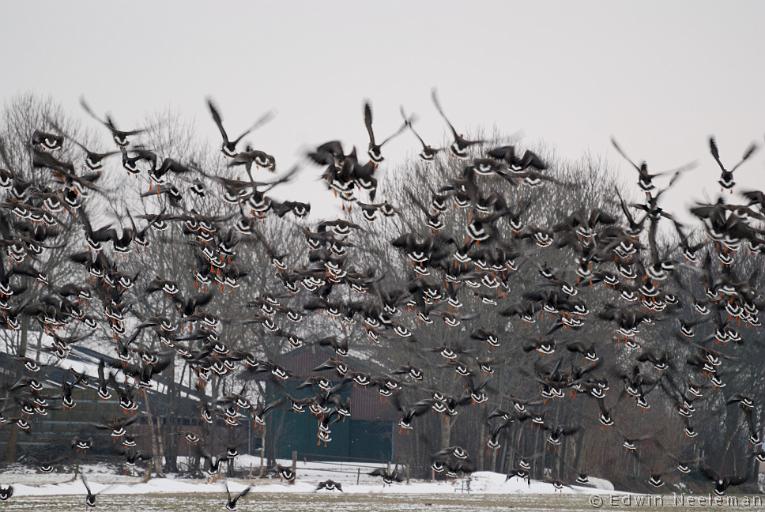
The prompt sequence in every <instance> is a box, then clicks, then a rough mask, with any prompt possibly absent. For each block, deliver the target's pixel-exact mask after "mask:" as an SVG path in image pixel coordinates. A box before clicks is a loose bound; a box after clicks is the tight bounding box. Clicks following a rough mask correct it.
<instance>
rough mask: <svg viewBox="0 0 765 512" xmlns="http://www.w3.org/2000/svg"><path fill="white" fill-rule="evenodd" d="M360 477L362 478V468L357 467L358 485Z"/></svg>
mask: <svg viewBox="0 0 765 512" xmlns="http://www.w3.org/2000/svg"><path fill="white" fill-rule="evenodd" d="M360 478H361V468H356V485H359V479H360Z"/></svg>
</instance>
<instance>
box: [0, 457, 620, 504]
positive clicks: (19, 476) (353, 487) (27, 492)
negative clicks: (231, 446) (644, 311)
mask: <svg viewBox="0 0 765 512" xmlns="http://www.w3.org/2000/svg"><path fill="white" fill-rule="evenodd" d="M236 461H237V468H238V469H244V470H245V471H246V472H251V473H252V478H246V479H241V478H239V479H233V480H231V481H230V482H229V486H230V487H231V490H232V492H233V491H236V490H240V489H242V488H243V487H244V486H245V485H252V486H254V491H256V492H257V493H259V494H273V493H279V494H282V493H313V492H314V490H315V488H316V484H317V483H318V482H321V481H323V480H327V479H332V480H334V481H336V482H340V483H341V484H342V486H343V491H344V493H345V494H386V495H396V494H423V495H445V494H452V495H454V494H555V493H558V494H560V493H561V491H556V490H555V488H554V487H553V486H552V484H549V483H545V482H537V481H534V480H532V481H531V485H529V484H528V483H527V482H526V481H522V480H520V479H518V478H513V479H511V480H509V481H506V480H505V475H503V474H499V473H491V472H488V471H482V472H477V473H474V474H473V475H472V477H471V478H470V479H469V481H468V480H467V479H457V480H453V481H435V482H427V481H421V480H411V481H410V483H408V484H406V483H396V484H392V485H385V486H384V485H383V483H382V480H381V479H380V478H379V477H372V476H369V475H368V474H367V473H368V472H370V471H372V470H373V469H374V468H376V467H382V466H381V465H379V464H361V463H351V462H303V461H298V463H297V479H296V482H295V483H294V484H292V485H289V484H287V483H286V482H281V481H280V480H279V479H278V478H277V479H272V478H258V476H257V475H258V469H259V463H260V459H259V458H258V457H254V456H249V455H242V456H239V457H237V459H236ZM278 462H279V463H281V464H283V465H285V466H289V465H290V461H286V460H282V461H278ZM81 471H82V472H83V473H84V474H85V475H86V478H87V480H88V483H89V485H90V487H91V489H92V490H93V492H95V493H100V494H101V495H104V496H106V495H117V494H120V495H123V494H130V495H136V494H186V493H220V492H222V490H223V483H222V478H223V477H222V476H221V477H220V478H219V479H218V480H217V481H211V480H202V479H188V478H174V477H173V476H172V475H171V476H170V477H168V478H153V479H151V480H149V481H148V482H143V479H142V478H141V477H140V476H128V475H118V474H115V472H114V470H113V469H111V468H109V467H108V466H106V465H102V464H99V465H83V466H81ZM72 478H73V474H72V473H50V474H39V473H37V472H35V471H34V470H30V469H28V468H11V470H10V471H6V472H3V473H0V484H2V485H7V484H13V486H14V489H15V495H16V496H54V495H55V496H67V495H79V494H83V493H84V492H85V488H84V487H83V484H82V482H81V481H80V480H79V479H77V480H72ZM593 486H597V487H599V489H596V488H595V487H566V488H564V489H563V491H562V492H563V493H567V494H590V493H593V492H604V491H609V490H612V489H613V486H611V484H610V483H609V482H606V481H604V480H598V479H593ZM323 493H324V491H322V494H323ZM337 494H339V493H337Z"/></svg>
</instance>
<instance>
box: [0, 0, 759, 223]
mask: <svg viewBox="0 0 765 512" xmlns="http://www.w3.org/2000/svg"><path fill="white" fill-rule="evenodd" d="M764 21H765V2H757V1H736V2H715V1H701V0H692V1H673V2H667V1H639V2H638V1H635V2H626V1H618V2H617V1H585V2H582V1H576V2H573V1H536V2H514V1H497V2H478V1H476V2H468V1H464V0H462V1H438V2H419V1H418V2H414V1H386V2H362V1H342V2H340V1H326V2H318V1H301V2H292V1H290V2H287V1H281V2H268V3H266V2H198V1H188V0H186V1H172V2H159V1H149V2H144V1H131V2H101V1H91V2H76V3H75V2H61V1H34V2H22V1H18V0H17V1H16V2H13V3H5V4H4V6H3V9H2V17H0V57H2V60H1V61H0V62H2V67H1V68H0V69H1V70H2V71H0V74H1V75H2V79H1V80H0V97H2V98H3V100H6V99H8V98H9V97H10V96H11V95H13V94H15V93H18V92H24V91H28V90H31V91H34V92H37V93H41V94H46V95H51V96H53V97H54V98H56V99H57V100H59V101H61V103H62V104H63V105H64V107H66V108H67V109H68V110H69V111H70V112H71V113H73V114H76V115H78V116H81V118H82V119H83V120H85V119H87V118H86V116H85V115H84V113H83V112H82V111H81V109H80V108H79V106H78V98H79V97H80V95H84V96H85V97H86V98H87V99H88V101H89V102H90V103H91V105H92V106H93V107H94V108H95V109H96V110H97V111H99V112H102V111H105V110H109V111H111V112H112V113H113V114H114V116H115V119H116V120H117V122H118V123H119V125H120V126H121V127H124V128H130V127H132V125H134V124H136V123H137V122H138V121H139V120H141V119H143V118H144V117H145V116H146V115H147V114H149V113H151V112H154V111H157V110H164V109H167V108H168V107H170V108H172V109H174V110H176V111H178V112H179V113H181V114H182V115H183V116H184V117H185V118H187V119H189V120H194V121H195V123H196V125H197V127H198V128H199V129H200V131H201V132H202V133H203V134H204V135H205V136H209V137H210V138H211V139H212V138H217V137H218V134H217V131H216V129H215V127H214V125H213V124H212V121H211V120H210V118H209V114H208V113H207V110H206V108H205V104H204V98H205V96H206V95H208V94H209V95H212V96H213V97H214V98H215V99H216V100H217V102H218V104H219V106H220V108H221V110H222V113H223V116H224V122H225V124H226V126H227V127H228V130H229V132H231V133H233V132H236V131H237V130H239V129H240V128H242V129H243V128H244V127H246V126H247V125H249V123H251V122H252V121H253V120H254V119H256V118H257V117H258V116H259V115H260V114H261V113H263V112H264V111H265V110H268V109H276V110H277V112H278V115H277V118H276V119H275V120H274V121H273V122H272V123H271V124H269V125H268V127H266V128H264V129H262V130H261V131H259V132H258V133H257V134H255V135H254V136H253V137H251V140H252V142H253V143H254V144H255V146H256V147H258V148H261V149H264V150H267V151H269V152H270V153H272V154H274V155H275V156H276V157H277V162H280V163H281V165H280V167H281V168H282V169H285V168H286V167H287V166H288V165H291V164H292V163H293V162H294V160H295V159H296V158H297V157H298V154H299V152H300V151H301V150H302V149H304V148H305V147H306V145H308V144H315V143H320V142H323V141H326V140H329V139H333V138H340V139H342V140H344V141H345V142H346V143H348V144H349V145H350V144H352V143H355V144H356V145H357V146H359V148H360V149H362V150H363V149H365V147H366V133H365V131H364V126H363V123H362V114H361V105H362V101H363V99H364V98H370V99H371V100H372V102H373V106H374V109H375V117H376V119H375V125H376V127H377V131H378V132H379V133H380V134H384V133H386V132H388V131H389V130H392V129H393V128H394V127H396V126H398V124H399V122H400V118H399V114H398V107H399V105H400V104H403V105H405V106H406V108H407V109H408V110H409V111H411V112H416V113H417V114H418V115H419V118H420V122H419V123H418V128H419V130H420V131H421V132H422V134H423V135H424V136H425V137H426V139H429V140H432V141H433V142H434V143H437V142H439V141H440V140H441V138H442V136H443V134H444V129H445V127H444V125H443V124H442V123H441V121H440V119H439V118H438V117H437V113H436V112H435V110H434V109H433V107H432V104H431V103H430V98H429V91H430V88H431V87H432V86H437V87H438V89H439V92H440V96H441V100H442V103H443V104H444V108H445V109H446V111H447V113H448V114H449V116H450V117H451V118H452V121H453V122H454V123H455V124H456V125H457V126H458V128H463V129H473V128H477V127H478V126H485V127H488V128H491V127H492V126H497V128H498V129H499V130H501V131H503V132H507V133H512V132H515V131H517V130H522V131H523V134H524V139H523V141H524V142H528V143H530V144H533V143H536V142H538V141H539V140H544V141H546V142H547V143H549V144H550V145H552V146H554V147H555V148H556V149H557V151H558V152H559V153H560V154H561V155H563V156H566V157H571V158H577V157H579V156H581V155H583V154H584V153H586V152H590V153H592V154H594V155H601V156H605V157H606V158H607V159H608V161H609V162H610V163H611V164H613V166H614V167H615V168H618V169H621V172H623V173H624V175H625V176H626V178H625V179H629V180H630V181H634V180H635V176H634V175H633V173H634V171H632V170H631V169H629V168H628V167H627V166H626V165H625V164H624V163H623V162H622V160H621V159H620V158H619V157H618V155H616V153H615V152H614V151H613V150H612V149H611V147H610V143H609V137H610V136H611V135H612V134H613V135H616V137H617V138H618V140H619V141H620V142H621V143H622V145H623V147H624V148H625V149H626V150H627V151H628V153H629V154H630V155H631V156H633V158H635V159H646V160H648V163H649V165H651V166H652V167H653V168H654V169H656V170H662V169H667V168H670V167H675V166H679V165H681V164H683V163H685V162H688V161H690V160H694V159H696V160H698V161H699V162H700V163H701V165H700V166H699V167H698V168H697V169H696V170H695V171H693V173H692V174H689V175H686V176H685V177H684V178H683V179H682V181H680V182H679V185H680V186H679V187H677V191H675V192H673V195H668V197H667V198H666V200H665V203H664V205H665V206H668V207H669V209H679V208H684V207H685V206H686V205H687V204H689V203H690V202H691V199H692V198H693V199H700V198H702V197H703V196H704V194H705V193H706V194H707V196H709V197H715V196H716V194H717V192H718V191H719V186H718V185H717V184H716V177H717V175H718V171H717V169H716V166H715V165H714V162H713V161H712V159H711V157H710V156H709V154H708V151H707V138H708V136H709V135H712V134H714V135H716V136H717V138H718V143H719V146H720V150H721V153H722V156H723V159H724V160H726V161H736V160H738V158H739V157H740V156H741V153H742V152H743V150H744V148H745V147H746V146H747V145H748V144H749V143H750V142H751V141H753V140H756V141H758V142H760V143H762V142H763V134H765V66H764V65H763V49H765V30H763V29H764V27H763V23H764ZM417 149H418V148H417V145H416V141H415V140H414V139H413V138H412V137H411V136H410V135H408V134H407V135H405V136H403V137H401V138H400V139H398V140H396V141H394V142H393V143H391V145H390V147H389V148H388V147H386V151H385V154H386V157H387V159H388V160H389V161H392V162H395V161H400V160H401V159H403V158H404V156H405V155H406V154H408V153H411V154H413V153H414V152H415V151H416V150H417ZM383 169H384V168H383ZM311 172H315V174H316V175H317V176H318V174H319V172H320V170H319V169H318V168H315V169H314V171H309V172H306V173H304V174H303V175H302V177H301V183H299V184H298V185H297V186H296V187H295V189H294V194H295V195H294V198H295V199H302V200H306V199H308V200H311V202H313V203H314V204H315V205H318V204H319V203H321V202H325V205H326V204H327V203H326V202H327V201H329V195H328V194H326V193H324V192H322V193H321V194H316V191H317V189H318V184H317V182H316V181H315V179H314V176H311V174H310V173H311ZM736 180H737V181H738V183H739V186H738V190H741V189H744V188H752V187H756V188H761V189H765V151H761V152H759V153H758V154H757V155H756V156H755V157H754V159H753V161H752V162H750V163H748V164H747V165H746V166H745V167H742V169H741V170H740V171H738V172H737V175H736ZM704 187H705V189H706V190H704ZM319 209H320V210H321V208H319Z"/></svg>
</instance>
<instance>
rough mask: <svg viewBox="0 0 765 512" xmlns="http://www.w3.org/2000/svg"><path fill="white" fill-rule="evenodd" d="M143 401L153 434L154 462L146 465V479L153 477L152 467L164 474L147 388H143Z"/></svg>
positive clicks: (159, 473) (157, 472)
mask: <svg viewBox="0 0 765 512" xmlns="http://www.w3.org/2000/svg"><path fill="white" fill-rule="evenodd" d="M143 402H144V406H145V407H146V423H147V424H148V425H149V435H150V436H151V459H152V463H151V464H149V465H148V466H146V474H145V475H144V479H145V480H147V481H148V480H149V479H150V478H151V468H152V466H153V467H154V472H155V473H156V474H157V475H161V474H162V456H161V455H160V452H159V443H158V442H157V433H156V431H155V429H154V416H153V415H152V413H151V406H150V405H149V394H148V393H147V392H146V390H143Z"/></svg>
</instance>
